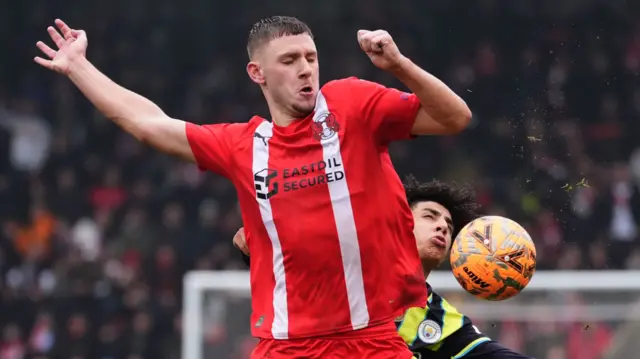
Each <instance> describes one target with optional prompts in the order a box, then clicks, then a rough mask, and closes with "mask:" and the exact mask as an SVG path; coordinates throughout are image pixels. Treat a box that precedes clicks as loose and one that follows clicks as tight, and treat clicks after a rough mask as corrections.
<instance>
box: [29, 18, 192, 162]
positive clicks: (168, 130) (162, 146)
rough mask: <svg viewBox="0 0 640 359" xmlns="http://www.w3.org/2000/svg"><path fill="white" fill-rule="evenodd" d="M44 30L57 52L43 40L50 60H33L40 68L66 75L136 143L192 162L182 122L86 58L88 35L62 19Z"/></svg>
mask: <svg viewBox="0 0 640 359" xmlns="http://www.w3.org/2000/svg"><path fill="white" fill-rule="evenodd" d="M55 24H56V26H57V28H58V30H56V29H55V28H54V27H52V26H50V27H49V28H48V29H47V31H48V32H49V35H50V36H51V40H53V42H54V43H55V46H56V47H57V48H58V50H53V49H52V48H50V47H49V46H47V45H46V44H45V43H43V42H42V41H38V43H37V44H36V46H37V47H38V48H39V49H40V50H41V51H42V53H43V54H44V55H45V56H46V57H48V58H49V59H45V58H42V57H36V58H35V59H34V61H35V62H36V63H38V64H39V65H41V66H43V67H45V68H47V69H49V70H52V71H55V72H58V73H61V74H63V75H66V76H67V77H69V79H70V80H71V81H72V82H73V83H74V84H75V85H76V86H77V87H78V89H80V91H81V92H82V93H83V94H84V95H85V96H86V97H87V98H88V99H89V101H91V102H92V103H93V104H94V105H95V106H96V108H98V110H100V112H102V114H103V115H104V116H106V117H107V118H109V119H110V120H112V121H113V122H115V123H116V124H117V125H118V126H120V127H121V128H122V129H123V130H125V131H127V132H128V133H130V134H131V135H133V136H134V137H135V138H137V139H138V140H140V141H142V142H144V143H146V144H148V145H150V146H152V147H154V148H156V149H158V150H160V151H162V152H165V153H168V154H170V155H175V156H178V157H180V158H183V159H186V160H189V161H192V162H194V161H195V159H194V155H193V153H192V151H191V148H190V146H189V142H188V141H187V134H186V125H185V122H184V121H180V120H176V119H172V118H170V117H169V116H167V115H166V114H165V113H164V112H163V111H162V110H161V109H160V107H158V106H157V105H156V104H154V103H153V102H151V101H149V100H148V99H146V98H144V97H142V96H140V95H138V94H136V93H134V92H132V91H129V90H127V89H125V88H124V87H122V86H119V85H118V84H116V83H115V82H113V81H111V79H109V78H108V77H107V76H105V75H104V74H103V73H101V72H100V71H99V70H98V69H96V68H95V67H94V66H93V65H92V64H91V63H90V62H89V61H88V60H87V58H86V56H85V53H86V49H87V35H86V34H85V32H84V31H82V30H73V29H71V28H69V26H67V24H65V23H64V22H63V21H62V20H56V21H55Z"/></svg>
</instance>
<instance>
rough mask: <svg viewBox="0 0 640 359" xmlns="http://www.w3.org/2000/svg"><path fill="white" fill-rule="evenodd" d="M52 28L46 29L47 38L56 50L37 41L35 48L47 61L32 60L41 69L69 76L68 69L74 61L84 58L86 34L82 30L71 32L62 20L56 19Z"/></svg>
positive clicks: (41, 59)
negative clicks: (44, 68) (41, 67)
mask: <svg viewBox="0 0 640 359" xmlns="http://www.w3.org/2000/svg"><path fill="white" fill-rule="evenodd" d="M55 24H56V26H57V27H58V29H56V28H54V27H53V26H49V27H48V28H47V32H49V36H50V37H51V40H53V43H54V44H55V46H56V48H57V49H58V50H54V49H52V48H50V47H49V46H48V45H47V44H45V43H44V42H42V41H38V42H37V43H36V46H37V47H38V49H40V51H42V53H44V54H45V55H46V56H47V57H48V58H49V60H47V59H45V58H42V57H39V56H36V57H35V58H34V59H33V60H34V61H35V62H36V63H37V64H38V65H41V66H43V67H46V68H48V69H49V70H53V71H55V72H59V73H61V74H64V75H69V72H70V68H71V66H72V64H73V62H74V61H76V60H78V59H82V58H85V55H86V52H87V44H88V42H87V34H85V32H84V31H82V30H73V29H71V28H70V27H69V26H68V25H67V24H65V23H64V22H63V21H62V20H60V19H56V20H55Z"/></svg>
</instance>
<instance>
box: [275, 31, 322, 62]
mask: <svg viewBox="0 0 640 359" xmlns="http://www.w3.org/2000/svg"><path fill="white" fill-rule="evenodd" d="M263 50H264V51H263V52H264V54H266V55H269V56H274V57H276V58H278V57H282V56H287V55H292V56H300V55H303V56H305V55H309V54H316V53H317V50H316V44H315V42H314V41H313V38H311V36H309V35H308V34H300V35H285V36H280V37H277V38H275V39H272V40H271V41H269V42H268V43H267V44H265V46H264V48H263Z"/></svg>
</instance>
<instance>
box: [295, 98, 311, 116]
mask: <svg viewBox="0 0 640 359" xmlns="http://www.w3.org/2000/svg"><path fill="white" fill-rule="evenodd" d="M315 107H316V101H315V99H313V100H305V101H298V102H296V103H294V104H293V106H292V108H293V110H294V111H295V112H296V113H297V114H298V117H306V116H308V115H309V114H310V113H311V112H313V110H314V109H315Z"/></svg>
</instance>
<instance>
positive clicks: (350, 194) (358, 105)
mask: <svg viewBox="0 0 640 359" xmlns="http://www.w3.org/2000/svg"><path fill="white" fill-rule="evenodd" d="M419 107H420V103H419V101H418V99H417V97H416V96H415V95H412V94H406V93H403V92H400V91H398V90H395V89H389V88H386V87H384V86H381V85H378V84H376V83H373V82H368V81H362V80H358V79H356V78H348V79H344V80H337V81H332V82H329V83H327V84H326V85H325V86H323V87H322V89H321V91H320V92H319V94H318V97H317V100H316V108H315V111H314V112H313V114H311V115H310V116H309V117H307V118H304V119H299V120H296V121H294V122H293V123H292V124H290V125H289V126H287V127H281V126H278V125H276V124H274V123H272V122H270V121H267V120H265V119H263V118H260V117H253V118H252V119H251V120H250V121H249V122H248V123H237V124H215V125H205V126H198V125H194V124H187V137H188V139H189V142H190V144H191V148H192V150H193V153H194V155H195V157H196V160H197V162H198V165H199V166H200V167H201V168H204V169H207V170H211V171H213V172H216V173H219V174H221V175H223V176H225V177H226V178H228V179H230V180H231V181H232V182H233V184H234V185H235V188H236V190H237V192H238V198H239V201H240V205H241V209H242V219H243V222H244V228H245V234H246V237H247V243H248V246H249V250H250V252H251V269H250V271H251V297H252V307H253V316H252V328H253V330H252V331H253V335H254V336H256V337H261V338H274V339H289V338H301V337H318V336H327V335H332V334H336V333H344V332H352V333H350V334H348V335H349V336H351V337H354V336H355V337H361V336H362V337H365V336H367V335H371V333H379V331H378V332H375V328H382V327H384V328H388V330H389V334H391V335H395V327H394V326H392V325H391V326H382V327H381V326H380V325H382V324H388V323H392V321H393V318H394V317H395V316H396V314H398V313H400V312H403V311H404V309H406V308H407V307H408V306H414V305H417V306H424V305H425V301H426V298H427V295H426V290H425V286H424V277H423V275H422V268H421V265H420V261H419V258H418V252H417V249H416V244H415V238H414V236H413V217H412V216H411V211H410V209H409V206H408V204H407V201H406V199H405V194H404V189H403V187H402V183H401V181H400V179H399V178H398V175H397V174H396V172H395V170H394V169H393V165H392V164H391V160H390V158H389V154H388V152H387V146H388V144H389V143H390V142H391V141H394V140H401V139H407V138H409V137H410V136H411V135H410V130H411V127H412V126H413V123H414V120H415V116H416V114H417V111H418V109H419ZM364 328H368V329H364ZM359 329H364V330H359ZM385 330H386V329H385Z"/></svg>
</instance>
